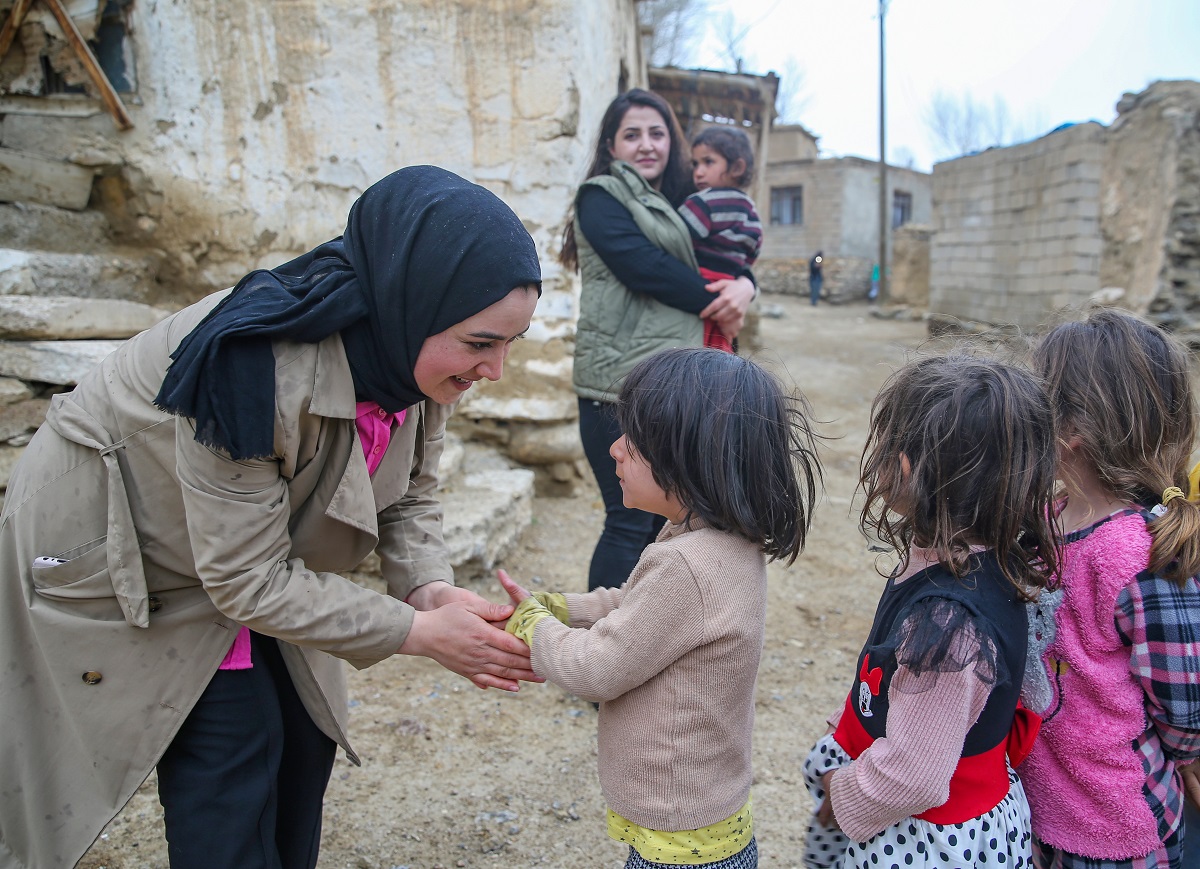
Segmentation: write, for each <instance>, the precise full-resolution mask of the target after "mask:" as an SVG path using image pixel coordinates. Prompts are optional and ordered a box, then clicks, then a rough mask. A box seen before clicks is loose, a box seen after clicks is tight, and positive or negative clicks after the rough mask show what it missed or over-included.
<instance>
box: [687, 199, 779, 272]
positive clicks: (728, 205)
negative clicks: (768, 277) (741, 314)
mask: <svg viewBox="0 0 1200 869" xmlns="http://www.w3.org/2000/svg"><path fill="white" fill-rule="evenodd" d="M679 214H680V216H681V217H682V218H683V222H684V223H685V224H687V228H688V232H689V233H691V236H692V247H693V248H694V249H695V251H696V261H697V262H698V263H699V264H700V267H701V268H705V269H710V270H711V271H714V272H720V273H722V274H731V275H738V274H741V273H742V272H743V271H744V270H745V269H746V268H748V267H749V266H752V265H754V261H755V260H756V259H758V252H759V250H760V248H762V238H763V231H762V221H760V220H759V218H758V212H757V211H756V210H755V208H754V200H753V199H751V198H750V197H749V196H747V195H746V194H745V193H743V192H742V191H740V190H736V189H734V188H732V187H710V188H708V189H707V190H700V191H698V192H696V193H693V194H692V195H691V196H689V197H688V198H687V199H685V200H684V201H683V204H682V205H680V206H679Z"/></svg>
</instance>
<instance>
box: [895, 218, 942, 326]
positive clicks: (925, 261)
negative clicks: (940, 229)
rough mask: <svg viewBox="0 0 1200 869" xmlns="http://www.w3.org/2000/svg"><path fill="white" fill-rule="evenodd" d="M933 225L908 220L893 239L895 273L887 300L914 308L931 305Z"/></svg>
mask: <svg viewBox="0 0 1200 869" xmlns="http://www.w3.org/2000/svg"><path fill="white" fill-rule="evenodd" d="M932 238H933V228H932V227H931V226H929V225H928V224H921V223H909V224H905V225H904V226H902V227H900V228H899V229H897V230H896V233H895V235H894V236H893V240H892V274H891V278H892V279H891V282H890V283H889V284H888V299H887V301H888V302H890V303H892V304H896V305H908V306H910V307H913V308H927V307H929V248H930V244H931V241H932Z"/></svg>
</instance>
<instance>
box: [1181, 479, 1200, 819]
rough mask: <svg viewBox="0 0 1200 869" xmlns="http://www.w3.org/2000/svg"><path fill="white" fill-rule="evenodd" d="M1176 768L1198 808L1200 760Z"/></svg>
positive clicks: (1194, 804) (1192, 801)
mask: <svg viewBox="0 0 1200 869" xmlns="http://www.w3.org/2000/svg"><path fill="white" fill-rule="evenodd" d="M1198 467H1200V466H1198ZM1178 770H1179V775H1180V777H1181V778H1182V779H1183V792H1184V793H1185V794H1187V797H1188V799H1189V800H1191V803H1192V805H1193V806H1195V807H1196V808H1198V809H1200V761H1197V760H1193V761H1192V762H1191V763H1186V764H1184V765H1182V766H1180V767H1178Z"/></svg>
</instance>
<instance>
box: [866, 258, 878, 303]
mask: <svg viewBox="0 0 1200 869" xmlns="http://www.w3.org/2000/svg"><path fill="white" fill-rule="evenodd" d="M878 298H879V263H875V265H874V266H872V267H871V291H870V292H869V293H867V301H868V302H873V301H875V300H876V299H878Z"/></svg>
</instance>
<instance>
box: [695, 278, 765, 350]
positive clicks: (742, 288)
mask: <svg viewBox="0 0 1200 869" xmlns="http://www.w3.org/2000/svg"><path fill="white" fill-rule="evenodd" d="M705 289H706V290H708V291H709V292H710V293H716V294H717V297H716V298H715V299H713V300H712V301H711V302H709V304H708V307H706V308H705V309H704V310H703V311H701V312H700V317H701V319H712V320H714V321H715V322H716V324H717V325H718V326H720V327H721V332H722V333H723V334H724V335H725V337H726V338H728V339H729V340H730V341H732V340H733V339H734V338H736V337H737V335H738V332H740V331H742V326H743V325H745V322H746V309H748V308H749V307H750V303H751V302H752V301H753V300H754V282H753V281H751V280H750V279H749V278H747V277H745V276H743V277H740V278H733V279H723V280H719V281H713V282H712V283H711V284H708V285H707V286H705Z"/></svg>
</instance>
